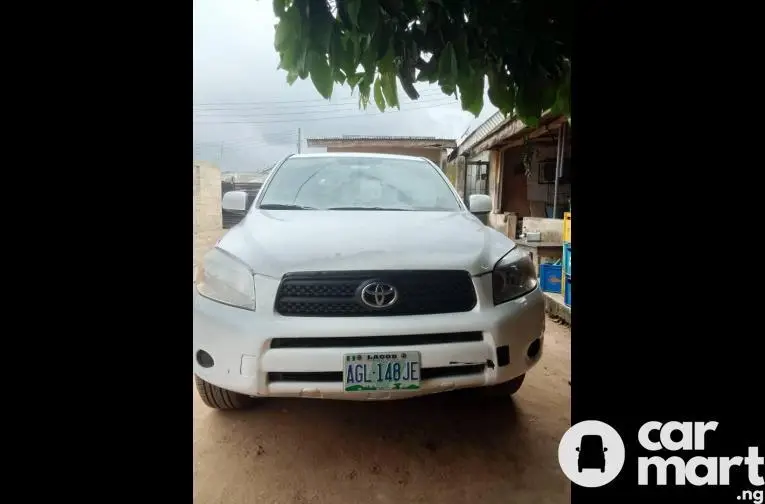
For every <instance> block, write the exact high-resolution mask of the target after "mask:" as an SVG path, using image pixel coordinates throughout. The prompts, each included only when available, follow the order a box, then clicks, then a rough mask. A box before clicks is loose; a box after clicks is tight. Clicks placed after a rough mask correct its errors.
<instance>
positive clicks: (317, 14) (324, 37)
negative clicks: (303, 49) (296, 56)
mask: <svg viewBox="0 0 765 504" xmlns="http://www.w3.org/2000/svg"><path fill="white" fill-rule="evenodd" d="M308 25H309V32H308V33H309V35H308V36H309V38H310V41H311V44H312V46H313V47H314V48H315V49H316V50H317V51H318V52H324V53H325V52H327V51H328V50H329V42H330V39H331V37H332V30H333V28H334V25H335V19H334V18H333V17H332V14H331V13H330V12H329V7H328V6H327V2H325V1H323V0H318V1H312V2H311V3H310V15H309V18H308Z"/></svg>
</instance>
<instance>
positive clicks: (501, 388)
mask: <svg viewBox="0 0 765 504" xmlns="http://www.w3.org/2000/svg"><path fill="white" fill-rule="evenodd" d="M525 378H526V374H525V373H524V374H522V375H521V376H517V377H515V378H513V379H512V380H510V381H506V382H504V383H500V384H498V385H491V386H489V387H484V393H485V394H487V395H489V396H491V397H502V396H511V395H513V394H515V393H516V392H518V390H519V389H520V388H521V385H523V380H524V379H525Z"/></svg>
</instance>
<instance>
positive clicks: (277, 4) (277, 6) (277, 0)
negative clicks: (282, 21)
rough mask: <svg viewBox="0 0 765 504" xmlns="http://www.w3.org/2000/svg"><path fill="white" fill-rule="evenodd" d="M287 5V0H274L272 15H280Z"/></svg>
mask: <svg viewBox="0 0 765 504" xmlns="http://www.w3.org/2000/svg"><path fill="white" fill-rule="evenodd" d="M286 7H287V0H274V16H276V17H281V15H282V14H284V9H285V8H286Z"/></svg>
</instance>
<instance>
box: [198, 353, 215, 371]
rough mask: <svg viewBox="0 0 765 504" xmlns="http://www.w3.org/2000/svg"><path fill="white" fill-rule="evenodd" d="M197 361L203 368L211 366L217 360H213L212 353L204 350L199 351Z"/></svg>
mask: <svg viewBox="0 0 765 504" xmlns="http://www.w3.org/2000/svg"><path fill="white" fill-rule="evenodd" d="M197 362H198V363H199V365H200V366H202V367H203V368H211V367H213V366H214V365H215V361H214V360H213V358H212V355H210V354H209V353H207V352H205V351H204V350H198V351H197Z"/></svg>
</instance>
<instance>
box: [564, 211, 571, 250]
mask: <svg viewBox="0 0 765 504" xmlns="http://www.w3.org/2000/svg"><path fill="white" fill-rule="evenodd" d="M563 241H564V242H569V243H571V212H566V213H564V214H563Z"/></svg>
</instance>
